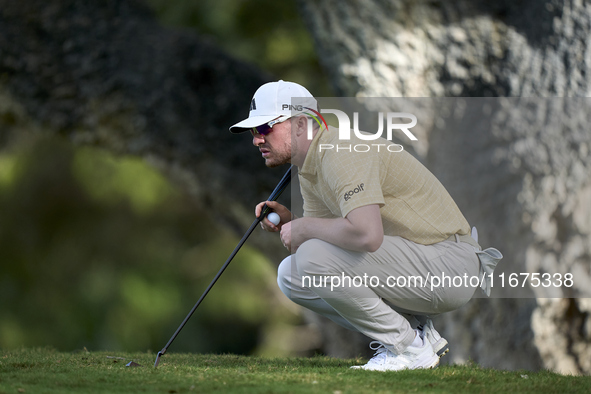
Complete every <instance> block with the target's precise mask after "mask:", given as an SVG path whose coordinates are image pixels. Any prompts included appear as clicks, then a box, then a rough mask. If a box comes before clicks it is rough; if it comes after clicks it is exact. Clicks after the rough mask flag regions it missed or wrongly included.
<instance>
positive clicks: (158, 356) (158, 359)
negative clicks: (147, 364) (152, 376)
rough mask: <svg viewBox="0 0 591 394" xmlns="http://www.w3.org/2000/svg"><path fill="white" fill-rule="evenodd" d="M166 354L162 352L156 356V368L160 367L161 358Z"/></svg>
mask: <svg viewBox="0 0 591 394" xmlns="http://www.w3.org/2000/svg"><path fill="white" fill-rule="evenodd" d="M163 354H164V353H163V352H162V351H159V352H158V354H157V355H156V362H155V363H154V368H156V367H157V366H158V363H159V362H160V356H162V355H163Z"/></svg>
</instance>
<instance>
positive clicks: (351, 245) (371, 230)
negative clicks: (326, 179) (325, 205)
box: [280, 205, 384, 253]
mask: <svg viewBox="0 0 591 394" xmlns="http://www.w3.org/2000/svg"><path fill="white" fill-rule="evenodd" d="M280 235H281V242H283V245H284V246H285V247H286V248H287V250H289V251H290V252H291V253H295V252H296V251H297V250H298V248H299V247H300V246H301V245H302V244H303V243H304V242H306V241H307V240H309V239H313V238H316V239H321V240H323V241H326V242H329V243H331V244H333V245H336V246H339V247H341V248H344V249H348V250H354V251H357V252H375V251H376V250H377V249H378V248H379V247H380V246H381V244H382V242H383V240H384V227H383V225H382V217H381V215H380V207H379V206H378V205H366V206H363V207H359V208H356V209H354V210H352V211H351V212H350V213H349V214H348V215H347V217H345V218H337V219H323V218H310V217H304V218H301V219H294V220H291V221H290V222H289V223H285V224H283V226H282V228H281V234H280Z"/></svg>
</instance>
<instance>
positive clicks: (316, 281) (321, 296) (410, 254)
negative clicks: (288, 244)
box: [277, 236, 480, 353]
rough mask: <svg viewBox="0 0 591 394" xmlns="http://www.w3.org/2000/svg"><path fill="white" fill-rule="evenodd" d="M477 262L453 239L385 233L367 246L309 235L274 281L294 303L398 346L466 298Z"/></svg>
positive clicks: (470, 249)
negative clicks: (372, 248) (373, 247)
mask: <svg viewBox="0 0 591 394" xmlns="http://www.w3.org/2000/svg"><path fill="white" fill-rule="evenodd" d="M479 268H480V262H479V260H478V257H477V256H476V253H475V249H474V247H473V246H472V245H470V244H468V243H464V242H459V241H444V242H440V243H437V244H433V245H420V244H416V243H414V242H411V241H408V240H406V239H404V238H401V237H391V236H385V237H384V242H383V244H382V246H381V247H380V248H379V249H378V250H377V251H376V252H373V253H369V252H354V251H350V250H346V249H342V248H339V247H337V246H335V245H333V244H330V243H328V242H324V241H321V240H318V239H312V240H309V241H306V242H305V243H303V244H302V245H301V246H300V247H299V249H298V250H297V252H296V253H295V254H293V255H291V256H289V257H287V258H285V259H284V260H283V261H282V262H281V264H280V265H279V269H278V278H277V282H278V284H279V288H280V289H281V291H282V292H283V293H284V294H285V295H286V296H287V297H288V298H289V299H291V300H292V301H294V302H295V303H297V304H299V305H301V306H303V307H305V308H308V309H311V310H312V311H315V312H317V313H320V314H321V315H324V316H326V317H328V318H329V319H331V320H332V321H334V322H336V323H338V324H339V325H341V326H343V327H346V328H348V329H351V330H356V331H359V332H361V333H363V334H365V335H366V336H368V337H370V338H372V339H374V340H376V341H380V342H381V343H383V344H384V346H386V347H387V348H389V349H390V350H392V351H394V352H395V353H401V352H403V351H404V350H405V349H406V348H407V347H408V346H409V345H410V344H411V343H412V341H413V339H414V335H415V334H414V331H413V326H415V327H416V325H417V324H418V323H424V322H425V319H426V317H427V316H432V315H436V314H440V313H443V312H448V311H452V310H455V309H457V308H459V307H461V306H462V305H464V304H465V303H467V302H468V301H469V300H470V299H471V298H472V296H473V294H474V291H475V290H476V288H477V286H474V282H472V284H470V283H469V281H468V279H469V278H472V277H474V276H476V277H478V273H479ZM460 282H461V283H460ZM411 323H412V325H411Z"/></svg>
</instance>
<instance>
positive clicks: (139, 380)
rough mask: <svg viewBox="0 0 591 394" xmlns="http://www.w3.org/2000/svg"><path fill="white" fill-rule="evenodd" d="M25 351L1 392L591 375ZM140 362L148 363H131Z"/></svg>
mask: <svg viewBox="0 0 591 394" xmlns="http://www.w3.org/2000/svg"><path fill="white" fill-rule="evenodd" d="M155 356H156V355H155V354H153V353H133V354H129V353H119V352H87V351H82V352H75V353H62V352H57V351H53V350H50V349H22V350H15V351H1V352H0V393H135V392H138V393H199V392H214V391H215V392H231V393H252V392H254V393H332V394H339V393H390V392H438V393H446V392H447V393H458V392H478V393H491V392H505V393H514V392H519V393H530V392H531V393H534V392H535V393H548V392H569V393H574V392H581V393H589V392H591V378H589V377H573V376H562V375H558V374H554V373H551V372H547V371H542V372H529V371H501V370H495V369H485V368H480V367H479V366H477V365H462V366H457V365H454V366H441V367H439V368H437V369H435V370H418V371H403V372H369V371H363V370H351V369H349V366H351V365H355V364H359V363H360V362H362V361H363V360H340V359H334V358H328V357H314V358H277V359H270V358H260V357H246V356H235V355H202V354H178V353H169V354H166V355H164V356H163V357H162V358H161V361H160V366H159V367H158V368H157V369H154V367H153V365H154V360H155ZM132 360H133V361H134V362H136V363H138V364H140V365H142V367H127V366H126V364H127V363H129V362H130V361H132Z"/></svg>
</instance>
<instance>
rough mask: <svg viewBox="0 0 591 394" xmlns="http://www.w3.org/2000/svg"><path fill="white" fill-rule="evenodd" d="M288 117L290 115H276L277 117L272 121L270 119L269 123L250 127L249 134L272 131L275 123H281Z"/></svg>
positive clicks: (263, 133)
mask: <svg viewBox="0 0 591 394" xmlns="http://www.w3.org/2000/svg"><path fill="white" fill-rule="evenodd" d="M289 118H291V116H288V115H283V116H280V117H278V118H277V119H274V120H272V121H270V122H269V123H263V124H262V125H260V126H257V127H253V128H251V129H250V132H251V134H252V135H253V136H254V135H255V134H260V135H263V136H264V135H267V134H269V133H270V132H271V131H273V126H274V125H276V124H277V123H281V122H285V121H286V120H288V119H289Z"/></svg>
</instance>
